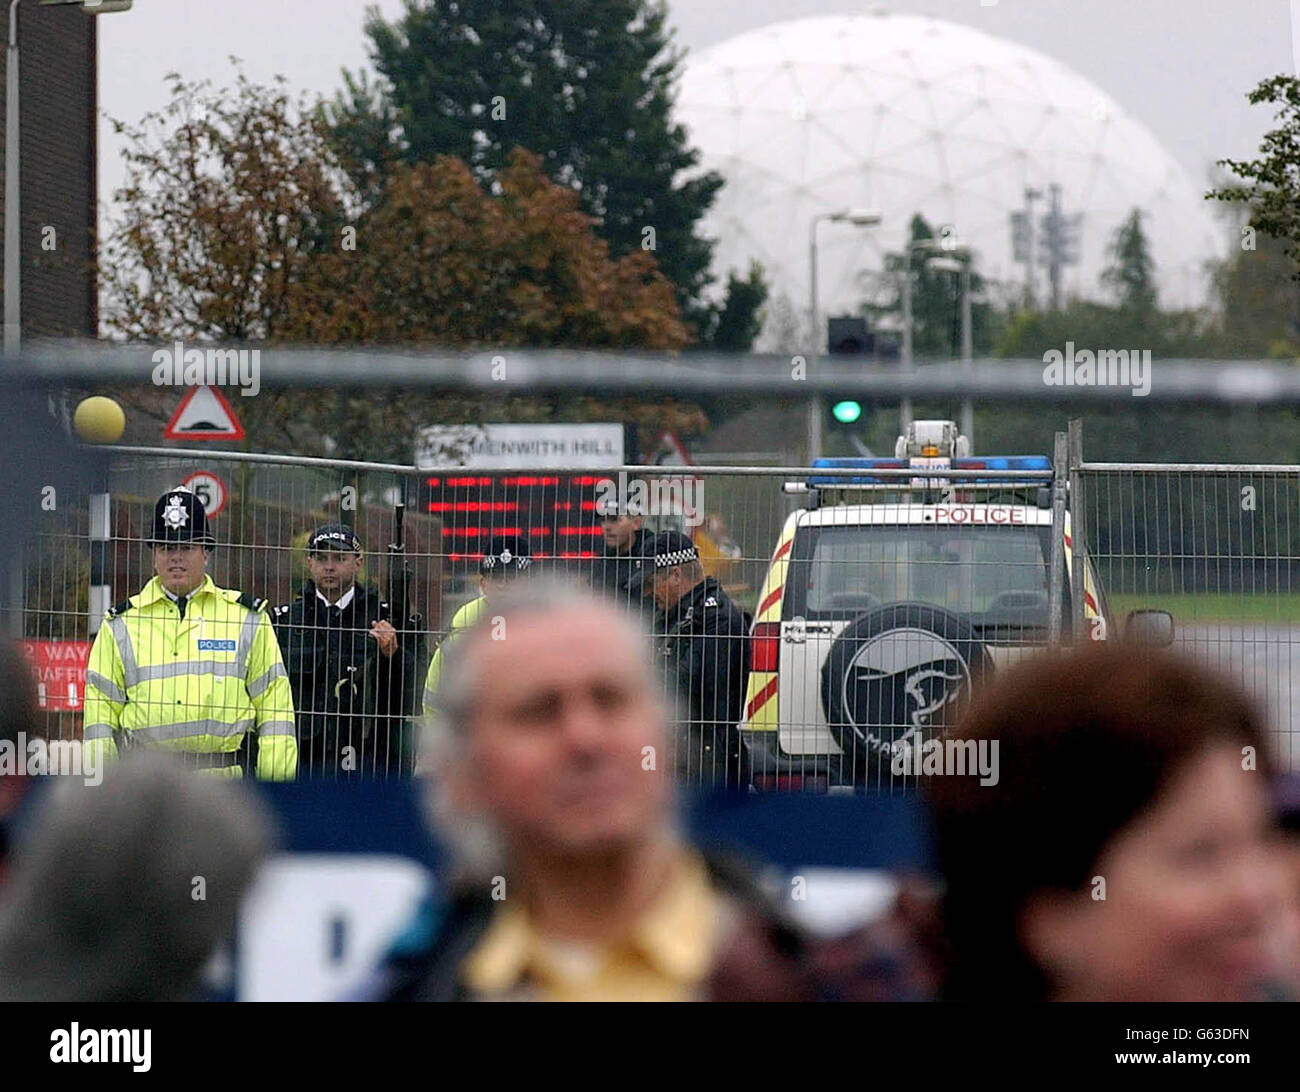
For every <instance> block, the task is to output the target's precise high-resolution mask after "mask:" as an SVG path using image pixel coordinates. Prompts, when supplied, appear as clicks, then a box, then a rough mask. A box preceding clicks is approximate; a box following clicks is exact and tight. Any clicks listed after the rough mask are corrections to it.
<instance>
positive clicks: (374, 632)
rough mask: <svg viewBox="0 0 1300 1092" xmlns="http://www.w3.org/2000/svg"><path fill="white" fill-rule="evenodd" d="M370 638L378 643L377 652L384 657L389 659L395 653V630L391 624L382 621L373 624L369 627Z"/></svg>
mask: <svg viewBox="0 0 1300 1092" xmlns="http://www.w3.org/2000/svg"><path fill="white" fill-rule="evenodd" d="M370 636H371V637H373V638H374V639H375V640H376V641H378V642H379V651H380V652H382V653H383V654H384V655H385V656H389V657H391V656H392V655H393V653H394V652H396V651H397V630H395V629H393V625H392V623H391V622H385V621H384V620H383V619H380V620H379V621H377V622H375V623H374V624H373V625H372V626H371V627H370Z"/></svg>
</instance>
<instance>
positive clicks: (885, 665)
mask: <svg viewBox="0 0 1300 1092" xmlns="http://www.w3.org/2000/svg"><path fill="white" fill-rule="evenodd" d="M813 469H814V473H813V474H811V475H810V476H809V478H808V480H807V481H806V482H802V483H787V485H786V490H787V492H798V493H802V494H804V495H806V496H807V497H808V503H807V506H806V507H803V508H800V509H798V510H796V511H795V512H793V513H791V515H790V516H789V518H788V519H787V520H786V523H785V526H784V528H783V530H782V532H781V536H780V538H779V539H778V541H777V544H776V548H775V550H774V551H773V554H772V560H771V563H770V565H769V567H768V571H767V575H766V578H765V580H764V582H763V586H762V589H761V591H760V594H759V598H758V609H757V611H756V612H755V616H754V626H753V629H752V631H751V646H752V647H751V665H750V676H749V683H748V689H747V693H746V700H745V709H744V717H743V720H742V721H741V735H742V738H743V740H744V742H745V747H746V751H747V755H748V762H749V771H750V782H751V785H752V786H753V787H754V788H756V789H758V790H760V791H762V790H769V789H805V790H809V789H810V790H822V789H829V788H837V787H844V786H866V787H873V786H881V785H884V786H892V785H898V784H901V783H905V779H904V778H900V776H899V774H898V772H897V763H896V762H895V761H894V759H895V758H896V756H898V754H899V753H900V749H901V748H903V747H904V746H908V747H915V748H918V749H919V746H920V744H921V743H922V742H923V741H924V739H925V738H927V733H931V734H938V733H942V731H943V730H944V729H945V728H946V727H949V726H951V725H952V724H953V723H954V722H955V719H956V717H957V716H958V715H959V714H960V712H961V710H962V708H963V705H964V703H965V700H966V698H967V696H968V695H969V693H970V691H971V688H972V687H973V686H976V685H978V683H979V681H980V679H981V677H982V676H983V675H984V674H985V673H986V672H988V671H990V670H992V669H996V668H998V667H1002V666H1005V665H1007V664H1010V663H1013V662H1015V661H1016V660H1018V659H1020V658H1022V657H1024V656H1027V655H1031V654H1033V653H1034V652H1035V651H1036V650H1038V649H1042V648H1045V647H1046V646H1047V645H1048V643H1049V640H1050V639H1051V637H1052V635H1053V633H1054V632H1055V633H1059V634H1060V635H1061V637H1062V638H1063V639H1068V638H1069V637H1070V635H1071V633H1072V632H1073V630H1074V628H1076V627H1077V626H1078V625H1079V618H1080V617H1081V620H1082V624H1083V626H1084V628H1085V634H1086V636H1087V637H1089V638H1091V639H1093V640H1104V639H1106V638H1107V637H1108V636H1110V635H1111V630H1112V618H1111V614H1110V609H1109V606H1108V604H1107V602H1106V596H1105V594H1104V592H1103V590H1102V588H1101V585H1100V583H1099V581H1098V579H1097V575H1096V573H1095V572H1094V571H1093V566H1092V563H1091V562H1090V561H1089V560H1088V559H1087V558H1086V557H1084V558H1083V610H1082V613H1081V616H1076V612H1075V611H1074V610H1073V609H1072V602H1071V583H1072V580H1073V575H1074V565H1075V563H1076V560H1077V558H1078V555H1079V553H1080V551H1078V550H1076V549H1074V544H1073V542H1072V540H1071V537H1070V521H1069V513H1068V511H1067V510H1066V506H1065V504H1064V503H1063V504H1062V505H1061V506H1060V510H1059V511H1058V512H1057V514H1056V520H1057V526H1056V527H1055V528H1054V526H1053V506H1052V489H1051V486H1052V480H1053V473H1052V464H1051V460H1049V459H1048V458H1047V457H1046V456H1042V455H1010V456H997V457H992V456H983V457H979V458H973V457H971V455H970V453H969V444H968V443H967V441H966V437H964V436H961V435H959V434H958V430H957V426H956V425H955V424H954V423H953V422H951V421H915V422H913V423H912V425H911V426H910V427H909V429H908V432H907V435H906V436H901V437H899V439H898V444H897V447H896V450H895V458H893V459H861V458H851V459H819V460H817V461H816V462H815V463H814V468H813ZM817 471H820V473H817ZM918 471H919V472H920V473H919V474H918V473H917V472H918ZM940 471H943V472H946V474H938V473H937V472H940ZM846 472H847V473H846ZM862 472H870V473H862ZM954 472H955V473H954ZM1054 536H1055V537H1057V538H1058V539H1059V549H1058V552H1057V554H1056V556H1057V557H1058V558H1059V559H1060V561H1061V563H1062V564H1061V572H1060V576H1059V577H1058V579H1057V580H1055V581H1053V580H1052V579H1051V562H1052V558H1053V537H1054ZM1139 614H1140V615H1145V616H1148V617H1142V618H1137V617H1136V615H1139ZM1129 625H1130V627H1131V632H1136V633H1139V634H1140V636H1141V638H1142V639H1143V640H1145V641H1146V642H1147V643H1151V644H1168V643H1169V642H1171V641H1172V640H1173V619H1172V618H1171V617H1169V615H1167V614H1165V613H1164V612H1148V611H1144V612H1134V615H1130V619H1129ZM912 783H914V779H912Z"/></svg>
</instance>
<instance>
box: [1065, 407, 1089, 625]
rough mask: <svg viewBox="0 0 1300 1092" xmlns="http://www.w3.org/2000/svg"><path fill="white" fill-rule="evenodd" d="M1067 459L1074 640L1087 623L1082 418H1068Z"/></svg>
mask: <svg viewBox="0 0 1300 1092" xmlns="http://www.w3.org/2000/svg"><path fill="white" fill-rule="evenodd" d="M1069 428H1070V432H1069V460H1070V557H1071V563H1070V608H1071V610H1072V612H1073V625H1072V626H1071V636H1072V637H1073V638H1074V640H1076V641H1080V640H1082V639H1083V637H1084V633H1085V630H1086V626H1087V620H1086V616H1085V614H1084V609H1083V592H1084V582H1083V566H1084V543H1085V541H1086V540H1085V538H1084V533H1085V531H1086V530H1087V523H1086V516H1085V514H1084V504H1085V500H1086V498H1085V497H1084V495H1083V474H1082V471H1081V468H1082V466H1083V421H1082V420H1081V419H1080V418H1078V417H1074V418H1071V420H1070V425H1069Z"/></svg>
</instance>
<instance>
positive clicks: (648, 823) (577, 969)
mask: <svg viewBox="0 0 1300 1092" xmlns="http://www.w3.org/2000/svg"><path fill="white" fill-rule="evenodd" d="M661 692H662V684H661V682H659V681H658V680H656V678H655V676H654V674H653V671H652V668H651V657H650V649H649V645H648V642H647V641H646V639H645V638H644V637H643V636H642V635H641V634H640V633H639V632H638V631H637V630H636V628H635V624H634V622H632V621H631V620H630V619H629V618H628V617H627V615H626V614H625V613H624V612H623V611H621V610H620V609H618V607H617V606H615V605H611V604H609V603H608V602H607V601H603V602H602V601H598V600H597V599H595V598H593V596H592V594H591V593H590V592H585V591H579V590H577V589H574V588H569V587H566V586H564V585H560V584H555V583H551V582H530V584H529V585H527V586H524V587H517V588H514V589H511V590H510V591H509V592H508V593H505V594H503V595H502V596H501V598H500V600H499V601H498V600H494V601H493V604H492V610H491V611H490V612H489V615H487V616H485V617H484V618H483V619H482V620H481V621H480V622H478V623H476V624H475V625H474V626H473V627H472V628H471V629H469V630H467V631H466V633H465V635H464V637H463V638H462V639H461V640H459V641H458V642H456V644H455V645H454V646H453V648H452V649H451V650H450V652H449V656H448V662H447V664H446V665H445V668H444V671H443V674H442V679H441V682H440V689H439V697H438V702H437V703H436V706H437V709H438V710H439V713H438V715H437V719H436V721H435V722H434V723H433V724H432V725H431V729H430V735H429V739H428V741H427V742H428V746H427V747H426V753H427V754H428V755H429V756H430V760H431V768H432V770H433V771H434V777H433V778H432V779H431V791H430V797H429V802H430V805H431V807H432V810H433V814H434V816H435V821H436V823H437V826H438V828H439V829H440V831H441V833H442V834H443V836H444V839H445V841H446V842H447V843H448V845H449V847H450V849H451V850H452V855H453V860H454V870H453V875H452V876H451V877H450V888H451V892H452V894H451V897H450V898H448V899H447V900H445V901H444V902H443V903H441V904H438V905H435V904H433V903H430V904H429V905H426V906H425V907H424V908H422V910H421V913H420V914H419V915H417V918H416V920H415V921H413V922H412V924H411V928H410V929H409V930H408V932H407V933H406V934H405V935H403V936H402V937H400V938H399V939H398V941H397V942H396V943H395V945H394V947H393V949H392V952H391V953H390V955H389V957H388V959H387V960H386V961H385V963H384V964H383V966H382V967H381V969H380V971H379V972H378V974H377V976H376V978H375V981H374V982H372V983H371V985H370V986H369V987H368V988H367V990H366V991H363V992H364V993H365V995H366V996H370V997H373V998H375V999H387V1000H410V1001H414V1000H458V999H461V1000H573V1001H582V1000H602V1001H609V1000H628V1001H652V1000H654V1001H669V1000H700V999H709V998H726V999H746V1000H751V999H752V1000H759V999H771V1000H797V999H801V998H811V997H813V996H824V993H823V991H822V990H821V986H822V985H824V979H823V980H821V981H818V980H817V979H816V977H815V975H814V974H813V973H812V971H811V969H812V968H813V967H814V965H818V964H817V961H816V959H815V953H814V952H813V950H812V947H811V946H810V945H809V943H808V942H807V941H806V939H805V938H804V937H803V936H802V935H801V934H800V932H799V931H798V930H797V929H796V928H795V927H794V926H792V925H791V924H790V922H789V921H788V920H787V919H786V918H785V917H784V916H783V914H782V913H781V912H780V910H779V909H778V908H777V907H776V905H775V904H773V903H771V902H770V901H769V900H768V899H767V898H766V897H765V896H764V895H763V894H761V893H760V891H759V889H758V888H757V886H756V885H755V884H754V883H753V882H752V880H751V879H750V878H749V876H748V875H747V874H745V873H744V872H743V871H741V870H739V869H735V868H734V867H731V866H728V865H726V864H724V863H722V862H716V861H711V860H710V861H706V860H705V858H704V857H703V856H702V855H701V854H700V853H698V852H697V851H696V850H695V849H693V848H691V847H690V846H688V845H687V844H686V843H685V842H684V841H683V840H682V838H681V837H680V835H679V833H678V830H677V826H676V823H675V810H674V806H673V798H674V793H673V786H672V784H671V782H670V780H669V775H668V773H667V772H666V769H665V761H664V759H665V757H666V754H667V751H666V749H665V748H666V744H667V734H668V724H669V718H668V711H667V710H666V709H665V708H664V707H663V705H662V703H661V702H660V700H659V698H658V694H659V693H661ZM878 955H879V952H877V951H874V950H873V951H872V953H871V957H870V958H871V959H872V960H874V962H872V968H873V972H872V973H869V974H865V975H864V974H862V970H861V964H860V963H859V964H856V965H855V968H854V972H853V975H852V977H853V984H854V993H853V996H854V997H855V998H856V999H864V998H868V997H881V998H886V997H888V998H902V997H910V996H918V995H919V993H918V989H917V983H916V982H915V981H913V980H911V979H910V978H909V977H908V975H907V973H906V971H904V970H903V969H902V964H890V965H889V966H890V969H889V970H885V971H881V972H880V973H874V969H875V968H877V967H883V966H885V963H886V962H887V961H879V960H875V957H876V956H878ZM820 966H823V967H824V963H823V964H821V965H820Z"/></svg>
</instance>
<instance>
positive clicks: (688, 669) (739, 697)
mask: <svg viewBox="0 0 1300 1092" xmlns="http://www.w3.org/2000/svg"><path fill="white" fill-rule="evenodd" d="M646 554H647V556H646V558H645V559H644V560H643V561H642V562H641V563H640V565H639V566H638V569H637V572H636V573H635V575H634V576H633V577H632V580H631V588H632V590H634V591H639V592H640V593H641V594H642V595H645V596H651V597H653V599H654V602H655V605H656V606H657V607H658V608H659V614H658V615H657V619H656V626H655V644H656V648H657V651H658V653H659V655H660V657H661V658H662V661H663V664H664V666H665V668H666V669H667V673H668V677H669V679H670V680H671V681H674V682H675V683H676V686H677V689H678V693H679V696H680V698H681V699H682V701H683V703H684V704H685V708H684V709H683V712H684V713H686V714H687V715H688V717H689V721H688V723H687V724H686V725H685V726H684V727H685V732H684V733H683V735H682V737H681V738H680V740H679V744H678V755H677V759H678V766H679V768H680V772H681V773H682V774H683V775H684V776H685V777H686V778H687V779H688V780H690V781H693V782H698V783H703V784H711V785H731V786H735V785H738V784H739V783H740V777H741V745H740V731H739V728H738V725H739V722H740V718H741V712H742V708H743V705H744V700H745V683H746V681H747V679H748V676H749V639H748V638H749V619H748V617H747V616H746V615H745V613H744V612H743V611H742V610H741V609H740V608H739V607H738V606H736V604H735V603H733V602H732V601H731V599H730V598H729V597H728V596H727V593H726V592H724V591H723V590H722V586H721V585H720V584H719V583H718V582H717V580H715V579H714V578H713V577H711V576H706V575H705V572H704V566H703V564H702V563H701V562H700V554H699V551H698V550H697V549H696V548H695V544H694V543H693V542H691V540H690V539H689V538H687V537H686V536H685V535H684V534H682V533H681V532H680V531H662V532H660V533H659V534H657V535H655V536H653V538H652V539H651V540H650V542H649V544H648V545H647V546H646Z"/></svg>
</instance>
